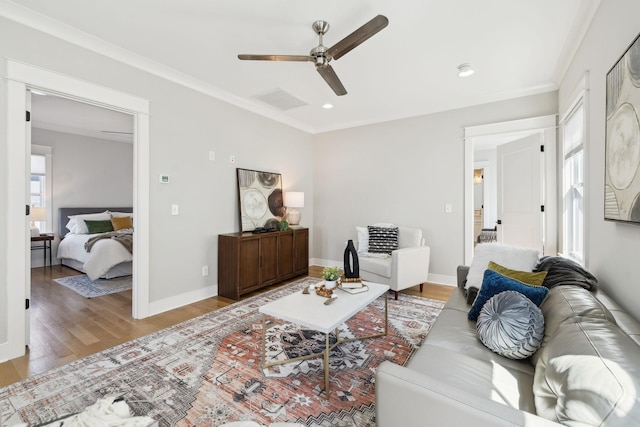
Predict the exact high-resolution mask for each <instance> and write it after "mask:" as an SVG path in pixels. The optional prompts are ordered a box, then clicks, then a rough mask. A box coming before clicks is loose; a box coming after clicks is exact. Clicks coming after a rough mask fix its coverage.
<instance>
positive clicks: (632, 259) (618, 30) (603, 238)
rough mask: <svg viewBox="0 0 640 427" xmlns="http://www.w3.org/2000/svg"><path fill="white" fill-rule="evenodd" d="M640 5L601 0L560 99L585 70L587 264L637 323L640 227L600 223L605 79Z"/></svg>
mask: <svg viewBox="0 0 640 427" xmlns="http://www.w3.org/2000/svg"><path fill="white" fill-rule="evenodd" d="M639 17H640V2H639V1H637V0H603V1H602V3H601V4H600V8H599V10H598V12H597V13H596V16H595V18H594V20H593V22H592V24H591V27H590V28H589V30H588V32H587V34H586V36H585V38H584V40H583V42H582V44H581V46H580V49H579V50H578V52H577V54H576V56H575V57H574V59H573V61H572V62H571V65H570V66H569V69H568V71H567V73H566V75H565V77H564V79H563V80H562V82H561V85H560V89H559V99H560V100H561V101H565V98H566V97H568V96H569V94H570V93H571V92H572V91H573V90H574V87H575V86H576V84H577V82H578V81H579V80H580V79H581V78H582V76H583V75H584V72H585V71H586V70H588V71H589V80H588V86H589V92H588V94H587V103H588V105H587V114H588V117H587V119H586V123H587V133H588V142H587V149H586V155H587V164H586V166H587V169H586V173H587V175H586V178H585V191H586V193H585V204H586V207H585V212H586V235H587V244H586V257H587V258H586V264H587V268H588V269H589V270H590V271H592V272H593V273H594V274H595V275H596V277H598V280H599V282H600V286H601V287H602V288H603V289H604V290H605V291H606V292H607V293H608V294H610V295H611V296H612V297H613V298H614V299H615V300H616V301H617V302H618V303H619V304H621V305H622V306H623V307H624V308H625V309H626V310H628V311H629V312H630V313H631V314H632V315H633V316H634V317H635V318H636V319H639V320H640V309H639V308H638V307H640V292H639V290H640V270H639V269H638V267H637V259H638V255H637V254H638V253H640V225H637V224H625V223H616V222H609V221H604V219H603V217H604V141H605V95H606V91H605V81H606V74H607V72H608V71H609V69H610V68H611V67H612V66H613V65H614V64H615V63H616V61H617V60H618V59H619V58H620V56H622V54H623V53H624V52H625V50H626V49H627V47H628V46H629V45H630V44H631V42H632V41H633V40H634V39H635V38H636V36H637V35H638V33H639V32H640V19H639Z"/></svg>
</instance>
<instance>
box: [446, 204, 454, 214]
mask: <svg viewBox="0 0 640 427" xmlns="http://www.w3.org/2000/svg"><path fill="white" fill-rule="evenodd" d="M444 212H445V213H451V212H453V206H451V203H447V204H445V205H444Z"/></svg>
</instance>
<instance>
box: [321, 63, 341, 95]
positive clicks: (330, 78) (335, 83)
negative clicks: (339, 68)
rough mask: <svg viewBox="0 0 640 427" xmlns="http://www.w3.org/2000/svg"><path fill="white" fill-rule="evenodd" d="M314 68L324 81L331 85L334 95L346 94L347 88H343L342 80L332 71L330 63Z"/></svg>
mask: <svg viewBox="0 0 640 427" xmlns="http://www.w3.org/2000/svg"><path fill="white" fill-rule="evenodd" d="M316 70H318V73H320V75H321V76H322V78H323V79H324V81H325V82H327V84H328V85H329V86H331V89H333V91H334V92H335V93H336V95H338V96H342V95H346V94H347V90H346V89H345V88H344V86H342V82H341V81H340V79H339V78H338V75H337V74H336V72H335V71H333V68H332V67H331V65H325V66H324V67H316Z"/></svg>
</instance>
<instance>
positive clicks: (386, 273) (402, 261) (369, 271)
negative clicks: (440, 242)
mask: <svg viewBox="0 0 640 427" xmlns="http://www.w3.org/2000/svg"><path fill="white" fill-rule="evenodd" d="M357 230H358V235H359V236H358V240H359V241H358V260H359V264H360V277H362V280H365V281H366V280H368V281H370V282H376V283H384V284H386V285H389V287H390V288H391V289H392V290H393V291H394V292H395V298H396V299H398V291H401V290H403V289H406V288H409V287H411V286H415V285H418V284H419V285H420V292H422V284H423V283H424V282H426V281H427V280H428V276H429V257H430V255H431V248H429V246H426V245H425V241H424V238H423V237H422V230H421V229H419V228H413V227H402V226H399V227H398V249H396V250H395V251H393V252H391V256H388V257H385V258H381V257H379V256H376V255H371V254H367V253H366V252H365V251H364V250H362V246H363V244H362V243H363V240H365V239H366V238H365V237H364V235H363V232H365V231H366V230H367V229H366V227H365V228H363V227H357Z"/></svg>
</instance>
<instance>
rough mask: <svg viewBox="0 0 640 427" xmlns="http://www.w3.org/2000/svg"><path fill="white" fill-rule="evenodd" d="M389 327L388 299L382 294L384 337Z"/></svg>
mask: <svg viewBox="0 0 640 427" xmlns="http://www.w3.org/2000/svg"><path fill="white" fill-rule="evenodd" d="M388 325H389V298H388V297H387V293H386V292H385V294H384V335H385V336H387V328H388Z"/></svg>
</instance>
